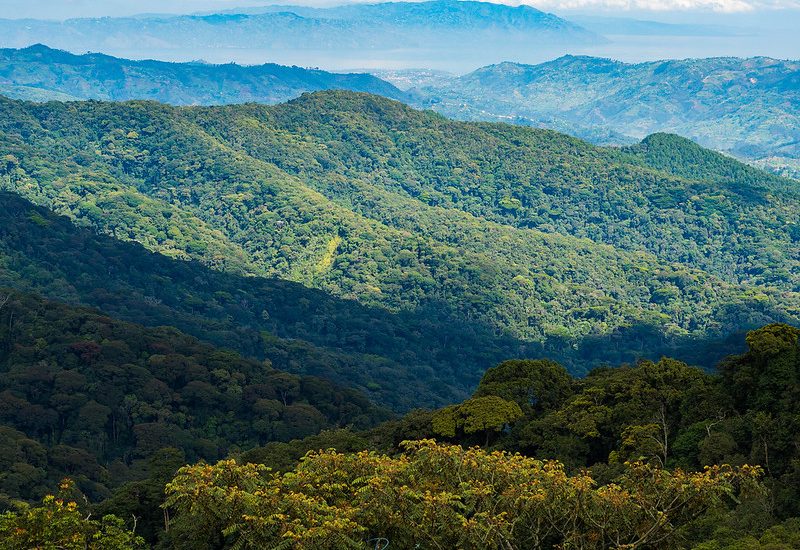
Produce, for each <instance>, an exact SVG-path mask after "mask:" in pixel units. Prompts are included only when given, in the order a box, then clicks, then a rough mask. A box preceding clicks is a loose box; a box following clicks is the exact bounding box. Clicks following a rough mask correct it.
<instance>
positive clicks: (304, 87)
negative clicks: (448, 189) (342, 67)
mask: <svg viewBox="0 0 800 550" xmlns="http://www.w3.org/2000/svg"><path fill="white" fill-rule="evenodd" d="M338 88H341V89H345V90H354V91H359V92H370V93H373V94H380V95H382V96H384V97H391V98H394V99H407V94H405V93H403V92H401V91H400V90H398V89H397V88H395V87H394V86H393V85H391V84H389V83H388V82H385V81H383V80H381V79H379V78H376V77H374V76H372V75H368V74H346V73H343V74H337V73H329V72H326V71H321V70H318V69H305V68H302V67H294V66H292V67H286V66H282V65H276V64H274V63H268V64H265V65H258V66H242V65H237V64H234V63H228V64H225V65H214V64H210V63H199V62H194V63H166V62H163V61H151V60H146V61H131V60H128V59H120V58H117V57H112V56H110V55H104V54H99V53H87V54H84V55H74V54H71V53H69V52H66V51H62V50H54V49H52V48H48V47H47V46H44V45H42V44H36V45H34V46H30V47H27V48H22V49H0V93H2V94H3V95H6V96H8V97H12V98H14V99H25V100H30V101H49V100H58V101H69V100H76V99H103V100H111V101H122V100H127V99H152V100H155V101H161V102H164V103H170V104H173V105H216V104H223V103H245V102H248V101H254V102H259V103H278V102H281V101H286V100H289V99H292V98H294V97H297V96H299V95H300V94H301V93H303V92H311V91H315V90H330V89H338Z"/></svg>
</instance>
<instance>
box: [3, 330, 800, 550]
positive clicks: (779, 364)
mask: <svg viewBox="0 0 800 550" xmlns="http://www.w3.org/2000/svg"><path fill="white" fill-rule="evenodd" d="M747 344H748V347H749V351H748V352H746V353H745V354H742V355H739V356H732V357H729V358H728V359H726V360H725V361H723V362H722V363H721V364H720V366H719V372H718V373H717V374H709V373H707V372H704V371H703V370H701V369H697V368H694V367H690V366H688V365H686V364H685V363H681V362H679V361H676V360H673V359H668V358H663V359H662V360H660V361H659V362H657V363H656V362H651V361H643V362H641V363H639V364H637V365H634V366H622V367H619V368H616V369H611V368H600V369H596V370H594V371H592V372H591V373H590V374H589V376H587V377H586V378H583V379H576V378H572V377H570V376H569V375H568V374H567V372H566V371H565V370H564V369H563V367H560V366H559V365H558V364H557V363H554V362H552V361H548V360H510V361H505V362H503V363H501V364H499V365H497V366H496V367H494V368H492V369H490V370H489V371H488V372H487V373H486V376H485V377H484V379H483V380H482V382H481V384H480V386H479V388H478V390H477V391H476V393H475V396H474V397H473V398H471V399H469V400H467V401H465V402H464V403H462V404H460V405H456V406H450V407H447V408H444V409H440V410H438V411H425V410H419V411H414V412H412V413H410V414H408V415H407V416H405V417H404V418H401V419H397V420H390V421H388V422H385V423H383V424H381V425H379V426H377V427H374V428H371V429H369V430H367V431H360V432H359V431H355V430H353V429H345V430H331V431H325V432H323V433H321V434H319V435H314V436H311V437H308V438H306V439H300V440H295V441H291V442H288V443H286V442H272V443H269V444H267V445H266V446H263V447H256V448H253V449H251V450H247V451H245V452H242V451H241V450H240V449H239V448H236V449H233V450H232V458H227V459H224V460H221V461H218V462H216V463H207V462H200V463H198V464H195V465H191V466H185V467H182V468H181V467H180V466H181V464H183V462H182V461H183V455H182V454H180V453H179V452H178V451H177V450H175V449H170V448H162V449H159V450H158V451H154V452H152V453H151V455H150V458H149V460H148V463H147V465H146V467H145V468H144V469H143V470H142V471H140V477H139V478H138V479H137V480H135V481H131V482H129V483H127V484H125V485H123V486H121V487H119V488H118V489H117V490H116V491H115V493H114V494H113V495H112V496H111V497H109V498H107V499H106V500H105V501H103V502H101V503H95V502H92V500H93V499H96V498H97V496H94V497H93V499H90V500H89V501H88V502H86V501H83V502H82V499H81V493H80V492H76V490H75V489H74V488H72V487H70V485H69V483H62V484H61V485H62V493H64V491H65V490H67V489H68V490H70V491H71V494H69V495H62V496H61V497H52V496H46V497H45V500H44V505H43V506H42V507H34V508H31V507H29V506H28V505H26V504H22V503H17V504H16V506H17V511H15V512H8V513H6V514H5V515H4V516H0V532H2V529H4V528H5V529H6V531H7V532H8V533H10V534H11V537H10V539H9V540H12V541H14V540H24V541H27V540H33V541H49V540H55V539H56V537H57V536H59V537H60V536H62V535H60V534H59V533H62V532H70V531H72V532H75V533H77V534H78V535H79V534H80V533H85V532H92V533H96V532H102V533H104V534H105V535H104V536H112V535H113V536H114V537H118V538H119V540H125V541H128V542H126V544H127V546H121V547H123V548H131V547H134V545H135V541H134V539H133V537H134V536H136V535H138V536H142V537H143V538H144V539H145V540H146V542H147V543H148V544H151V545H153V546H155V547H158V548H187V549H189V548H192V549H196V548H200V549H202V548H208V549H212V548H213V549H224V548H253V549H255V548H273V547H274V548H278V547H284V546H285V547H291V548H304V549H323V548H332V547H341V548H345V547H352V548H372V547H374V545H375V543H376V542H380V541H383V543H382V544H385V543H386V542H387V541H388V542H389V543H390V545H396V546H398V547H400V548H410V547H414V546H415V545H417V544H419V545H421V546H422V547H429V546H431V547H443V548H457V547H463V548H485V547H487V545H488V546H489V547H494V546H501V547H503V548H511V549H515V548H519V549H522V548H531V547H535V548H547V549H549V548H556V547H559V546H558V545H567V546H570V545H573V546H574V545H578V546H580V547H582V548H598V549H600V548H624V547H631V548H675V549H678V548H687V549H688V548H693V549H695V550H711V549H728V548H753V549H756V548H776V549H777V548H791V547H793V546H794V545H795V544H796V542H797V540H798V537H800V521H798V515H800V508H798V506H797V503H798V502H800V481H799V480H800V477H799V476H798V475H797V467H798V464H799V463H800V453H799V451H798V449H797V446H796V444H795V439H796V438H795V434H796V433H797V429H798V427H797V426H796V423H797V419H798V418H800V414H798V413H800V400H798V398H797V396H798V388H800V329H796V328H793V327H790V326H787V325H768V326H766V327H763V328H761V329H759V330H756V331H753V332H751V333H749V334H748V336H747ZM27 370H28V371H29V372H33V371H34V369H32V368H31V367H29V368H28V369H27ZM259 414H260V412H259V410H254V411H253V415H259ZM459 419H462V420H464V421H465V422H463V423H459ZM85 420H86V416H85V415H84V417H83V421H85ZM443 428H444V429H443ZM451 428H454V429H451ZM472 428H475V429H472ZM445 432H447V433H445ZM487 433H491V434H493V437H492V438H491V440H490V439H487V438H486V434H487ZM434 435H437V436H438V437H439V438H440V441H439V442H438V443H437V442H435V441H433V440H431V439H430V438H431V437H432V436H434ZM165 443H166V442H165ZM27 449H30V446H28V447H27ZM334 449H338V451H337V450H334ZM28 452H29V455H30V450H29V451H28ZM48 452H50V453H52V452H53V451H52V450H50V449H48ZM301 458H302V460H300V459H301ZM73 475H78V474H77V473H73ZM101 498H102V497H101ZM76 503H79V504H76ZM159 505H160V509H159ZM76 510H81V511H82V513H83V514H87V512H88V513H95V514H101V515H102V517H103V520H102V522H97V521H94V522H91V523H88V524H87V522H86V521H82V519H81V516H78V515H76V514H75V513H74V512H75V511H76ZM162 512H163V514H162ZM70 514H72V515H70ZM112 514H114V515H112ZM43 517H49V518H55V521H53V522H52V524H53V526H52V528H50V527H49V524H48V528H49V530H45V529H44V528H43V527H42V521H41V518H43ZM83 517H86V516H85V515H84V516H83ZM116 517H119V518H131V519H130V520H127V521H124V522H123V521H121V520H119V519H115V518H116ZM87 521H88V520H87ZM165 522H166V523H165ZM19 526H22V527H23V528H24V529H23V531H18V530H16V529H17V528H18V527H19ZM28 526H31V527H28ZM134 528H135V535H134V534H132V533H131V529H134ZM101 529H102V531H101ZM23 536H24V537H28V538H25V539H23V538H22V537H23ZM37 537H38V538H37ZM126 537H127V538H126ZM109 544H110V543H109ZM626 545H630V546H626ZM10 547H11V548H17V547H20V548H22V547H25V546H24V544H22V543H20V544H18V545H17V546H10ZM110 547H114V546H110Z"/></svg>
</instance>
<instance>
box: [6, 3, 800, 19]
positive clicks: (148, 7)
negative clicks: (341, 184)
mask: <svg viewBox="0 0 800 550" xmlns="http://www.w3.org/2000/svg"><path fill="white" fill-rule="evenodd" d="M352 1H353V0H349V1H348V0H297V1H289V0H284V1H272V2H270V0H260V1H259V0H55V1H54V0H0V17H3V18H20V17H31V18H37V19H64V18H68V17H97V16H104V15H132V14H137V13H146V12H158V13H192V12H197V11H208V10H216V9H230V8H233V7H237V6H257V5H266V4H279V3H296V4H306V5H333V4H343V3H351V2H352ZM505 3H509V4H519V3H526V4H530V5H532V6H535V7H538V8H540V9H544V10H547V11H553V12H555V13H568V12H573V11H582V12H587V11H592V12H596V11H602V12H606V13H612V14H618V15H625V14H636V15H641V14H642V13H645V14H647V13H649V14H652V15H655V16H658V15H659V14H661V15H668V14H670V13H675V12H682V13H684V14H686V15H687V16H688V15H689V14H691V13H692V12H715V13H748V12H749V13H753V12H764V11H769V10H772V9H775V8H791V9H800V0H507V1H506V2H505ZM651 18H653V17H651Z"/></svg>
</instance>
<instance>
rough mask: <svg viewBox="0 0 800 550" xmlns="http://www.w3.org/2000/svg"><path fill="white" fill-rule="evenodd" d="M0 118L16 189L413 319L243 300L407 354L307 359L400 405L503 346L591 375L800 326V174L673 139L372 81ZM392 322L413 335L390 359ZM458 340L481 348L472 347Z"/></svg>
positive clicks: (473, 375) (241, 271) (309, 328)
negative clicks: (359, 88)
mask: <svg viewBox="0 0 800 550" xmlns="http://www.w3.org/2000/svg"><path fill="white" fill-rule="evenodd" d="M0 111H2V117H1V118H0V144H1V145H0V158H2V159H4V160H3V164H2V166H0V168H2V170H0V183H2V185H3V187H5V188H6V189H9V190H11V191H13V192H15V193H17V194H19V195H22V196H24V197H26V198H28V199H30V200H32V201H34V202H36V203H38V204H40V205H43V206H46V207H48V208H50V209H52V210H54V211H56V212H58V213H62V214H66V215H69V216H70V217H71V218H72V219H73V220H74V221H75V222H76V223H78V224H82V225H86V226H89V227H91V228H93V229H94V230H96V231H100V232H102V233H107V234H108V235H110V236H113V237H115V238H117V239H122V240H130V241H137V242H139V243H141V244H142V245H144V246H145V247H146V248H149V249H150V250H152V251H155V252H159V253H161V254H164V255H167V256H170V257H173V258H175V259H179V260H196V261H198V262H201V263H202V264H204V265H205V266H206V267H208V268H212V269H214V270H220V271H225V272H227V273H228V274H231V275H236V276H239V277H242V276H244V277H245V278H246V280H248V281H257V280H258V279H253V277H257V278H258V277H262V278H263V277H269V278H280V279H286V280H289V281H294V282H296V283H301V284H303V285H305V286H307V287H314V288H317V289H320V290H322V291H324V292H326V293H329V294H331V295H334V296H337V297H339V298H344V299H347V300H357V301H358V302H360V303H361V304H362V305H363V306H367V307H368V308H371V309H373V310H378V311H386V312H391V315H390V316H389V317H388V319H391V320H389V321H387V322H388V323H389V326H394V327H395V328H389V329H385V330H384V329H381V331H380V332H378V333H375V334H371V333H370V325H369V323H367V324H366V325H364V324H362V325H361V329H362V330H363V331H364V332H362V333H361V335H360V336H358V337H357V338H356V340H354V341H351V342H348V337H344V338H339V339H337V337H335V336H324V335H325V334H328V335H330V334H333V333H335V332H336V330H337V329H336V328H334V327H332V326H330V325H329V324H327V321H326V317H327V315H328V313H322V314H321V315H319V316H314V317H313V320H308V321H307V324H306V326H305V327H303V328H302V330H297V331H295V329H294V328H292V326H293V325H292V323H282V322H276V324H277V325H279V326H281V325H283V326H284V328H282V329H279V328H267V327H269V326H270V325H269V323H265V324H261V321H258V320H257V319H258V317H259V316H260V315H261V312H262V311H267V312H268V314H269V316H270V317H271V316H272V312H271V310H270V309H269V307H262V306H261V305H259V306H255V307H252V308H251V307H249V306H248V308H245V309H246V310H247V311H246V312H245V318H247V319H249V321H248V322H247V324H248V325H249V326H251V327H254V328H257V330H268V331H271V330H276V331H278V333H279V335H282V336H288V337H300V338H302V339H304V340H306V341H310V342H313V343H315V345H320V346H326V347H332V348H334V349H339V350H343V351H346V352H352V351H358V352H360V353H366V354H374V353H377V354H378V355H379V356H380V355H382V356H384V357H386V358H387V359H389V360H390V361H391V362H390V363H388V364H386V365H385V368H383V367H374V366H369V365H370V363H366V364H361V365H358V364H356V365H353V364H352V363H350V365H351V366H342V367H341V368H337V367H334V368H332V369H331V368H330V367H329V366H324V365H325V364H324V362H323V366H313V364H312V366H307V365H303V364H302V362H301V364H300V365H299V366H297V367H295V368H298V369H303V368H306V369H311V370H310V371H309V370H306V371H305V372H307V373H309V374H321V375H323V376H329V375H332V377H334V379H337V380H340V381H345V382H347V381H350V382H352V383H353V384H355V385H358V386H359V387H363V388H365V389H367V390H369V389H370V388H372V389H373V390H374V391H376V392H377V395H380V396H382V397H383V396H387V395H391V394H392V392H395V393H398V392H396V391H395V390H396V387H397V386H396V382H397V379H398V378H397V376H398V374H397V373H398V372H404V373H405V374H403V376H405V377H406V379H407V380H417V382H418V383H419V384H422V385H423V386H427V389H426V390H425V392H426V395H428V396H430V397H429V398H430V399H432V400H436V399H440V400H441V399H443V400H449V399H452V398H453V396H455V395H463V394H464V392H467V391H469V390H470V389H471V388H472V387H474V384H475V383H476V382H477V380H478V379H479V377H480V374H481V373H482V372H483V370H485V369H486V368H487V367H488V366H490V365H491V361H493V360H494V359H495V358H497V357H498V355H500V354H505V356H514V355H516V356H519V355H528V356H532V355H550V356H554V357H557V358H559V359H561V360H563V361H564V362H565V363H566V364H567V365H569V367H570V368H571V369H572V370H573V372H578V373H580V372H585V371H586V370H587V369H588V368H590V367H591V366H592V365H596V364H599V363H604V362H616V363H619V362H624V361H631V360H635V359H636V358H637V357H640V356H642V355H657V354H661V353H666V352H670V353H672V352H675V353H676V354H678V355H681V353H683V352H681V351H680V350H684V352H685V350H686V348H687V347H691V348H692V349H694V350H695V351H694V356H691V357H690V356H689V355H682V356H683V357H686V358H690V359H691V360H693V361H695V360H696V361H697V362H699V363H703V364H710V363H712V362H713V361H714V360H716V359H718V358H719V357H720V356H721V355H722V354H724V353H726V352H729V351H732V350H730V349H729V348H728V349H723V348H724V346H720V345H717V343H718V342H720V341H722V340H724V339H726V338H727V337H729V336H730V335H731V334H734V333H739V332H741V331H743V330H745V329H747V328H750V327H754V326H760V325H763V324H765V323H767V322H770V321H780V320H787V321H793V320H795V319H797V318H798V313H799V310H798V304H800V300H798V295H797V291H798V284H799V283H798V279H799V278H800V274H799V273H798V263H800V259H798V247H797V246H796V245H795V243H796V242H797V240H798V239H799V238H800V233H799V232H798V220H797V215H798V214H797V211H796V208H795V207H794V205H795V204H796V201H797V195H798V189H797V187H796V186H795V185H794V184H793V183H792V182H790V181H789V180H783V179H780V178H777V177H773V176H770V175H768V174H766V173H763V172H760V171H758V170H755V169H752V168H749V167H747V166H745V165H742V164H740V163H738V162H736V161H733V160H731V159H729V158H726V157H723V156H721V155H718V154H715V153H712V152H710V151H707V150H705V149H702V148H700V147H697V146H696V145H694V144H692V143H691V142H688V141H686V140H683V139H681V138H678V137H676V136H669V135H655V136H652V137H650V138H648V139H647V140H645V141H644V142H643V143H642V144H640V145H638V146H636V147H632V148H629V149H625V150H617V149H603V148H597V147H593V146H591V145H589V144H587V143H585V142H581V141H579V140H576V139H574V138H569V137H567V136H564V135H560V134H557V133H554V132H550V131H542V130H535V129H530V128H523V127H515V126H508V125H493V124H471V123H461V122H453V121H449V120H447V119H444V118H442V117H441V116H439V115H436V114H434V113H431V112H420V111H415V110H413V109H410V108H408V107H406V106H404V105H402V104H400V103H397V102H394V101H390V100H387V99H384V98H380V97H377V96H372V95H367V94H358V93H352V92H318V93H314V94H305V95H303V96H302V97H300V98H298V99H297V100H294V101H291V102H289V103H286V104H282V105H278V106H275V107H268V106H260V105H245V106H229V107H208V108H175V107H169V106H166V105H161V104H156V103H151V102H131V103H123V104H120V103H102V102H88V103H67V104H64V103H48V104H44V105H37V104H32V103H24V102H17V101H10V100H2V101H0ZM723 244H724V246H723ZM17 248H18V247H17ZM24 250H30V249H24ZM23 257H31V258H33V259H36V258H37V256H36V255H35V254H31V253H30V252H29V251H27V252H24V253H23ZM15 273H17V274H18V277H17V278H18V280H24V277H25V275H24V273H25V271H24V270H23V269H17V270H16V271H15ZM99 273H103V271H100V272H99ZM66 280H68V281H69V277H66ZM70 284H72V283H70ZM92 284H95V283H90V284H87V288H91V286H92ZM235 284H236V283H235V282H233V281H229V282H228V285H229V286H228V288H225V289H224V291H223V289H221V291H222V292H223V293H222V294H220V295H219V296H217V295H216V294H214V292H211V291H210V290H209V294H212V295H214V302H212V303H213V304H214V308H215V309H216V308H217V307H219V306H218V304H220V303H225V302H226V301H230V300H233V301H232V302H231V303H236V302H239V303H250V300H251V298H249V297H247V296H244V297H241V298H240V299H238V300H237V299H236V298H230V297H228V296H227V295H226V294H225V292H228V293H229V294H231V295H232V296H236V293H233V292H232V291H231V290H230V288H231V286H230V285H234V286H235ZM60 285H61V283H59V284H57V285H56V288H59V289H60V291H62V292H63V288H62V287H61V286H60ZM148 285H150V286H148V287H147V288H148V289H151V288H153V286H152V285H153V284H152V283H148ZM213 287H214V285H212V286H211V287H210V288H213ZM256 288H257V287H256ZM295 288H299V287H295ZM34 290H36V289H34ZM37 291H39V290H37ZM140 292H141V291H140ZM152 292H153V291H152V290H148V291H147V293H145V294H144V299H145V300H149V299H150V298H147V296H148V295H149V296H151V297H153V294H152ZM192 292H196V291H192ZM254 292H256V291H254ZM297 292H298V293H300V294H302V293H303V291H302V290H297ZM48 295H49V294H48ZM250 296H258V292H256V293H255V294H251V295H250ZM73 299H77V300H78V301H81V300H83V301H84V303H89V304H90V305H97V306H99V307H103V306H102V305H101V304H98V303H97V302H92V301H89V300H86V299H85V298H84V299H81V298H73ZM158 299H162V300H164V301H167V298H166V297H165V298H161V297H159V298H158ZM306 299H307V300H308V301H309V302H311V303H316V301H318V300H319V299H320V298H319V297H318V296H317V297H315V296H309V297H308V298H306ZM202 301H203V299H202V298H201V302H202ZM262 303H263V302H262ZM289 303H292V302H291V301H290V302H289ZM299 304H301V305H302V304H304V301H303V299H300V300H299ZM199 305H200V304H198V307H192V308H190V309H191V311H195V312H196V311H198V310H199V311H202V310H203V308H201V307H199ZM226 307H227V306H226ZM231 307H232V306H231ZM273 307H274V306H273ZM280 307H285V306H280ZM335 307H337V306H335V302H333V303H332V306H331V309H334V308H335ZM286 311H287V313H286V314H285V315H286V317H285V318H286V319H291V318H294V319H297V316H298V315H301V317H300V318H302V312H303V311H304V310H303V308H302V307H301V308H299V309H295V310H292V309H291V308H289V309H288V310H286ZM292 316H294V317H292ZM396 316H400V317H403V316H410V317H407V318H408V319H412V321H409V322H408V323H410V324H408V323H407V322H405V321H404V322H398V321H397V320H396ZM224 317H225V314H224V313H223V311H219V310H218V313H217V314H216V318H224ZM344 317H347V316H346V315H345V316H344ZM370 317H375V314H373V313H364V315H363V316H361V318H363V319H369V318H370ZM385 319H386V318H385ZM414 319H416V320H415V321H414ZM131 320H136V319H131ZM262 320H263V317H262ZM346 322H349V321H345V323H346ZM295 323H296V321H295ZM191 324H192V323H191V322H189V321H186V323H185V326H190V325H191ZM258 327H264V328H263V329H262V328H258ZM411 327H415V328H413V329H412V328H411ZM464 327H466V328H464ZM181 328H184V325H181ZM184 330H186V329H185V328H184ZM281 331H283V332H281ZM476 331H477V332H476ZM303 332H305V335H303ZM384 333H389V334H392V333H394V334H397V335H400V336H399V337H398V338H397V339H394V340H393V342H395V343H394V344H388V345H386V348H388V349H389V351H387V349H385V348H384V345H385V344H384V340H383V339H384V336H383V334H384ZM417 333H421V334H423V335H424V336H423V337H417V336H415V334H417ZM487 333H489V334H493V335H494V336H493V337H491V338H489V339H487V340H486V341H488V342H492V343H491V345H490V346H488V347H489V350H488V351H487V352H486V353H485V354H479V355H478V356H477V357H471V358H470V359H468V360H466V361H465V360H463V357H464V356H467V357H470V356H471V355H472V353H471V352H470V351H469V350H474V349H479V348H481V346H483V345H484V344H483V343H482V342H481V340H480V338H477V337H476V338H472V337H471V336H470V335H473V334H482V335H485V334H487ZM453 334H465V335H467V336H465V337H464V338H463V340H462V341H464V340H466V341H469V340H470V339H473V340H474V343H473V344H471V345H470V347H468V348H467V351H466V352H463V353H461V354H456V355H451V353H452V351H453V350H457V349H459V345H460V344H457V343H456V341H457V339H456V340H454V339H453ZM201 337H202V335H201ZM426 338H428V340H426ZM365 342H366V343H365ZM370 342H371V343H370ZM404 342H411V343H412V344H411V345H406V346H405V351H404V350H403V346H404ZM414 342H416V343H414ZM430 342H436V344H435V347H434V348H433V349H434V350H436V351H435V352H434V353H430V350H429V349H428V348H427V347H426V346H427V345H428V344H429V343H430ZM250 346H251V347H250V349H249V350H245V352H246V353H253V352H252V349H253V348H252V344H250ZM359 346H360V348H359ZM354 348H358V349H354ZM343 364H344V363H343ZM398 365H399V366H400V367H399V368H400V371H398ZM317 368H318V369H319V371H317V372H314V369H317ZM290 370H292V369H291V368H290ZM326 370H327V374H326V373H325V372H323V371H326ZM337 377H338V378H337ZM434 381H436V382H435V383H434ZM406 391H408V392H413V391H415V390H410V389H407V388H403V389H401V391H400V392H399V393H403V394H405V395H406V396H407V395H408V394H406ZM391 399H392V402H393V406H395V407H396V408H403V407H404V404H403V396H402V395H395V396H394V397H392V398H391ZM387 402H388V401H387ZM406 402H407V401H406Z"/></svg>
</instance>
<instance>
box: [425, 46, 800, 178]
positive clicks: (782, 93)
mask: <svg viewBox="0 0 800 550" xmlns="http://www.w3.org/2000/svg"><path fill="white" fill-rule="evenodd" d="M420 93H421V94H422V96H423V97H424V98H425V100H426V101H427V102H428V104H429V105H432V106H433V107H434V108H435V109H436V110H437V111H439V112H441V113H443V114H446V115H448V116H454V117H457V118H462V119H478V120H515V121H517V122H521V123H527V124H532V125H541V126H546V127H553V128H556V129H563V130H566V131H569V132H570V133H572V134H575V135H581V136H585V137H588V138H590V139H591V138H592V137H593V136H595V135H596V136H597V141H604V140H605V141H616V142H625V141H628V142H630V141H632V140H634V139H641V138H643V137H645V136H647V135H649V134H651V133H654V132H670V133H676V134H679V135H681V136H684V137H687V138H689V139H692V140H694V141H696V142H698V143H700V144H701V145H703V146H705V147H709V148H712V149H715V150H718V151H723V152H726V153H729V154H732V155H736V156H738V157H741V158H745V159H748V160H761V159H763V160H764V161H765V162H763V163H764V164H767V162H766V161H769V163H768V164H769V165H771V166H776V165H780V164H783V165H792V164H796V163H795V162H792V161H793V160H796V159H797V158H798V157H800V133H799V132H800V130H798V128H800V118H799V117H800V111H799V110H798V105H800V62H797V61H783V60H777V59H770V58H764V57H755V58H749V59H740V58H708V59H685V60H671V61H656V62H649V63H639V64H627V63H622V62H619V61H613V60H610V59H600V58H594V57H584V56H565V57H561V58H559V59H556V60H554V61H551V62H548V63H543V64H540V65H521V64H517V63H500V64H496V65H490V66H487V67H484V68H481V69H478V70H477V71H474V72H472V73H469V74H467V75H464V76H462V77H459V78H453V79H451V80H450V81H439V83H438V84H437V86H436V87H427V88H422V89H421V91H420ZM608 131H611V132H613V133H615V134H616V135H612V136H608V135H607V133H608ZM624 136H628V138H627V140H626V138H625V137H624ZM781 159H785V161H784V162H783V163H781Z"/></svg>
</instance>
